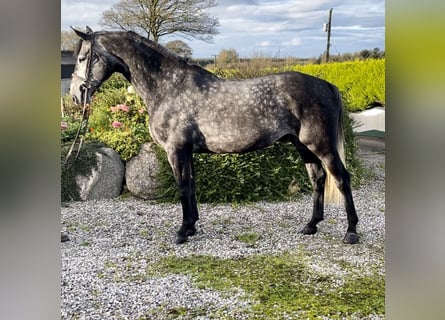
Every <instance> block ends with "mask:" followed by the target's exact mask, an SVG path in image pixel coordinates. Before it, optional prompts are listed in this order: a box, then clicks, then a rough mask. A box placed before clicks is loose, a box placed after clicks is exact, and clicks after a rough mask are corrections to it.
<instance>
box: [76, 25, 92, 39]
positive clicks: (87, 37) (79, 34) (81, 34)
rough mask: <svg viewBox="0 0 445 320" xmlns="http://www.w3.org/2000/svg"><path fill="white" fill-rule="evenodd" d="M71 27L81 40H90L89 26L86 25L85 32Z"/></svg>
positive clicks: (90, 31)
mask: <svg viewBox="0 0 445 320" xmlns="http://www.w3.org/2000/svg"><path fill="white" fill-rule="evenodd" d="M71 29H73V31H74V32H75V33H76V34H77V35H78V36H79V37H81V38H82V39H83V40H90V38H91V33H92V31H93V30H91V28H90V27H87V32H86V33H85V32H83V31H80V30H77V29H74V28H73V27H71Z"/></svg>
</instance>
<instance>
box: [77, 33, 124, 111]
mask: <svg viewBox="0 0 445 320" xmlns="http://www.w3.org/2000/svg"><path fill="white" fill-rule="evenodd" d="M73 30H74V32H75V33H76V34H77V35H78V36H79V37H80V38H81V40H80V42H79V47H78V49H77V59H76V66H75V68H74V73H73V77H72V80H71V86H70V94H71V96H72V98H73V100H74V102H75V103H77V104H83V103H87V104H88V103H90V101H91V97H92V95H93V94H94V92H95V91H96V90H97V89H98V88H99V87H100V86H101V85H102V83H103V82H104V81H105V80H107V79H108V78H109V77H110V76H111V74H112V73H113V72H114V71H116V64H118V63H119V61H118V60H119V58H117V57H115V56H114V55H112V54H111V53H108V52H107V51H106V50H105V49H104V48H103V47H102V45H101V44H100V43H99V41H97V39H96V38H97V37H96V33H94V32H93V31H92V30H91V29H90V28H89V27H87V32H82V31H79V30H76V29H74V28H73Z"/></svg>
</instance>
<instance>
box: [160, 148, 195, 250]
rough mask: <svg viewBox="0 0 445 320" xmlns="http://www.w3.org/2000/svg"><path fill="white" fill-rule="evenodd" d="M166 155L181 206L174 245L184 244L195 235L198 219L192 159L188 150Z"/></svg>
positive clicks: (179, 150) (174, 151)
mask: <svg viewBox="0 0 445 320" xmlns="http://www.w3.org/2000/svg"><path fill="white" fill-rule="evenodd" d="M167 153H168V160H169V162H170V165H171V167H172V170H173V173H174V176H175V178H176V182H177V184H178V189H179V197H180V200H181V205H182V225H181V228H180V229H179V230H178V232H177V236H176V243H178V244H180V243H184V242H186V241H187V238H188V237H189V236H193V235H194V234H195V233H196V228H195V222H196V221H197V220H198V218H199V217H198V207H197V205H196V196H195V182H194V173H193V163H192V161H193V157H192V152H191V150H189V149H188V148H183V149H178V150H173V151H171V152H168V151H167Z"/></svg>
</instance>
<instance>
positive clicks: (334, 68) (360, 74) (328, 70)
mask: <svg viewBox="0 0 445 320" xmlns="http://www.w3.org/2000/svg"><path fill="white" fill-rule="evenodd" d="M291 70H293V71H299V72H303V73H307V74H311V75H314V76H316V77H319V78H322V79H325V80H327V81H329V82H332V83H333V84H335V85H336V86H337V87H338V88H339V89H340V91H341V93H342V96H343V100H344V101H345V104H346V105H347V108H348V110H349V111H358V110H364V109H365V108H366V107H367V106H369V105H371V104H372V103H374V102H380V103H383V104H384V102H385V59H368V60H356V61H347V62H334V63H328V64H310V65H297V66H294V67H292V68H291Z"/></svg>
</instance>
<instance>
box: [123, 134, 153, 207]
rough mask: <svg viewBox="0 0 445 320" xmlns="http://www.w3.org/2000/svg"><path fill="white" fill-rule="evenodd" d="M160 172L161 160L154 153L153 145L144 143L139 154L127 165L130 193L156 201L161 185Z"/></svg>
mask: <svg viewBox="0 0 445 320" xmlns="http://www.w3.org/2000/svg"><path fill="white" fill-rule="evenodd" d="M159 170H160V165H159V160H158V158H157V157H156V153H155V152H154V151H153V143H149V142H148V143H144V144H143V145H142V147H141V150H140V151H139V154H138V155H137V156H135V157H133V158H131V159H130V160H129V161H128V162H127V164H126V171H125V181H126V185H127V188H128V191H130V192H131V193H132V194H133V195H136V196H138V197H141V198H144V199H150V200H153V199H156V198H157V196H158V193H157V191H158V189H159V185H160V182H159V180H158V178H157V176H158V174H159Z"/></svg>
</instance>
